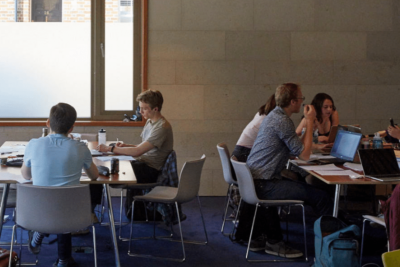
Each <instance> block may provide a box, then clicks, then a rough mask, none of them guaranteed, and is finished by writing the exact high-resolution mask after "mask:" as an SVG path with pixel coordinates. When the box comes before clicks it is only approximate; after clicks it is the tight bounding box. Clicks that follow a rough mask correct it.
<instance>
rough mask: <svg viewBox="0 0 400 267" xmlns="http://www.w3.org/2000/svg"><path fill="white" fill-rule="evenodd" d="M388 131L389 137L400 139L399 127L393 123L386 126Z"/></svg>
mask: <svg viewBox="0 0 400 267" xmlns="http://www.w3.org/2000/svg"><path fill="white" fill-rule="evenodd" d="M388 133H389V135H390V136H391V137H394V138H397V139H400V127H399V126H397V125H395V126H394V127H392V126H389V127H388Z"/></svg>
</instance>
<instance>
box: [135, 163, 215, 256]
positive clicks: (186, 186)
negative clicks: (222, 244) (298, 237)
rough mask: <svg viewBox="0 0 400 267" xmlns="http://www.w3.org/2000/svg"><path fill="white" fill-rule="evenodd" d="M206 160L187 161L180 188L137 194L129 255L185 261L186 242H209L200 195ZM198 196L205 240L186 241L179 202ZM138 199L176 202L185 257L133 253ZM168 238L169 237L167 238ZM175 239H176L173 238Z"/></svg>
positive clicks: (155, 201)
mask: <svg viewBox="0 0 400 267" xmlns="http://www.w3.org/2000/svg"><path fill="white" fill-rule="evenodd" d="M205 160H206V156H205V155H203V156H202V157H201V159H199V160H194V161H187V162H186V163H185V164H184V165H183V168H182V171H181V175H180V180H179V186H178V188H175V187H169V186H156V187H155V188H154V189H153V190H152V191H150V193H148V194H146V195H144V196H135V197H134V200H133V202H132V217H131V230H130V241H129V250H128V255H129V256H133V257H146V258H161V259H166V260H173V261H180V262H183V261H185V258H186V255H185V245H184V243H185V242H186V243H192V244H207V243H208V237H207V231H206V226H205V223H204V218H203V212H202V210H201V203H200V199H199V196H198V192H199V188H200V177H201V171H202V169H203V165H204V162H205ZM196 197H197V201H198V203H199V209H200V214H201V219H202V222H203V228H204V234H205V237H206V241H205V242H197V241H184V240H183V235H182V226H181V218H180V216H179V208H178V205H179V204H183V203H186V202H189V201H191V200H193V199H194V198H196ZM136 201H145V202H152V203H153V204H154V203H164V204H175V208H176V214H177V217H178V218H177V219H178V224H179V231H180V235H181V243H182V251H183V258H182V259H176V258H162V257H155V256H152V255H143V254H134V253H131V251H132V250H131V245H132V240H133V239H132V232H133V223H134V216H133V215H134V208H135V202H136ZM153 238H154V239H157V238H156V236H155V223H154V232H153ZM159 239H164V238H159ZM167 240H168V239H167ZM172 241H175V240H172Z"/></svg>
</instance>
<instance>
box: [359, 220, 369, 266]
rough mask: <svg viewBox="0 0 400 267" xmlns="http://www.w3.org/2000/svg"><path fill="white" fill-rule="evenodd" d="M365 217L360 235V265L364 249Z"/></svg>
mask: <svg viewBox="0 0 400 267" xmlns="http://www.w3.org/2000/svg"><path fill="white" fill-rule="evenodd" d="M366 221H367V219H364V221H363V229H362V236H361V251H360V266H362V256H363V251H364V233H365V222H366Z"/></svg>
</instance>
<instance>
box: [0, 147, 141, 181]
mask: <svg viewBox="0 0 400 267" xmlns="http://www.w3.org/2000/svg"><path fill="white" fill-rule="evenodd" d="M115 142H116V141H114V143H115ZM107 143H112V142H107ZM26 144H28V142H22V141H7V142H4V144H3V145H2V147H3V146H17V145H26ZM96 147H97V142H89V143H88V148H89V149H95V148H96ZM14 154H15V153H11V154H10V156H13V155H14ZM111 156H112V155H111ZM93 162H94V164H96V165H97V166H106V167H108V168H110V161H107V162H103V161H100V160H98V159H96V157H93ZM21 179H23V178H22V175H21V168H19V167H8V166H4V165H1V167H0V183H14V184H15V183H18V181H17V180H21ZM81 183H82V184H136V176H135V174H134V172H133V169H132V166H131V164H130V162H129V161H120V162H119V173H118V174H110V176H103V175H100V176H99V178H97V180H95V181H91V180H90V179H89V178H86V177H85V176H82V177H81Z"/></svg>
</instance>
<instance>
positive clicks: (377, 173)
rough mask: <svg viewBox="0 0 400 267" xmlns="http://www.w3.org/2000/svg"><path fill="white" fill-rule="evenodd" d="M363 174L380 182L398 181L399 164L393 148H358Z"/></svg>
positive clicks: (399, 179) (399, 175)
mask: <svg viewBox="0 0 400 267" xmlns="http://www.w3.org/2000/svg"><path fill="white" fill-rule="evenodd" d="M358 154H359V155H360V161H361V164H362V166H363V169H364V176H365V177H368V178H371V179H375V180H378V181H381V182H384V181H387V182H390V181H400V169H399V164H398V162H397V159H396V155H395V154H394V150H393V148H380V149H360V150H359V151H358Z"/></svg>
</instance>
